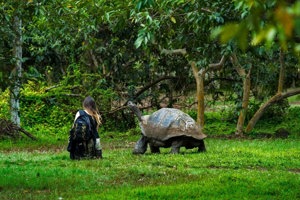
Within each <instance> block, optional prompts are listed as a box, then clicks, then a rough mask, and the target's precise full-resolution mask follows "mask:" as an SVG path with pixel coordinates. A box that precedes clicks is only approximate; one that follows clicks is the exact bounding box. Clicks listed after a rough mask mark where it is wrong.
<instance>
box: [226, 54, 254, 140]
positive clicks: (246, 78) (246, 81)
mask: <svg viewBox="0 0 300 200" xmlns="http://www.w3.org/2000/svg"><path fill="white" fill-rule="evenodd" d="M231 62H232V64H233V65H234V67H235V69H236V71H237V72H238V74H239V75H240V76H241V77H242V79H243V101H242V109H241V111H240V114H239V118H238V122H237V125H236V131H235V134H236V135H242V134H243V130H244V124H245V118H246V114H247V110H248V105H249V98H250V87H251V80H250V74H251V68H250V69H249V71H248V73H247V74H246V71H245V69H243V68H242V67H241V65H240V64H239V62H238V60H237V57H236V55H235V54H234V55H233V56H232V57H231Z"/></svg>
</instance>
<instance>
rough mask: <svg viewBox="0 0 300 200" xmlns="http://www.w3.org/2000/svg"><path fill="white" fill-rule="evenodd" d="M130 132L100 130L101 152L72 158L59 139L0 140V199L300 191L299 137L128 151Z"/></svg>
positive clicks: (258, 195)
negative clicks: (202, 150)
mask: <svg viewBox="0 0 300 200" xmlns="http://www.w3.org/2000/svg"><path fill="white" fill-rule="evenodd" d="M136 139H137V138H136V136H130V137H127V136H126V137H124V136H123V137H121V136H120V137H119V136H117V137H115V138H113V139H111V137H109V136H105V137H103V138H102V143H103V146H104V148H103V151H104V159H102V160H82V161H71V160H70V159H69V155H68V152H66V151H65V145H66V144H65V142H64V141H62V140H61V141H59V142H57V143H56V144H53V145H46V144H45V143H44V142H32V141H25V142H24V141H20V142H16V143H12V142H8V141H2V142H1V143H0V145H1V148H0V199H172V200H173V199H280V200H281V199H300V189H299V188H300V141H299V140H298V139H261V140H258V139H257V140H239V139H231V140H230V139H216V138H208V139H206V146H207V152H206V153H200V154H199V153H196V149H193V150H185V149H184V148H183V149H181V153H180V154H179V155H172V154H169V153H168V152H169V150H170V149H162V153H161V154H150V153H149V150H148V151H147V153H146V154H145V155H141V156H136V155H132V154H131V151H132V148H133V145H134V142H135V141H136Z"/></svg>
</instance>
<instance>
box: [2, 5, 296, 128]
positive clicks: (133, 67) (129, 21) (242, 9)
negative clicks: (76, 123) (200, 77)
mask: <svg viewBox="0 0 300 200" xmlns="http://www.w3.org/2000/svg"><path fill="white" fill-rule="evenodd" d="M251 2H252V3H251ZM0 5H1V9H0V19H1V20H0V23H1V27H0V36H1V37H0V49H1V50H0V67H1V68H0V82H1V96H2V97H4V98H3V101H4V100H5V101H8V102H9V96H8V94H7V89H8V88H10V87H11V86H12V85H13V84H14V79H12V77H11V74H12V72H13V71H14V62H15V60H16V58H14V57H13V54H12V50H13V48H14V42H13V41H14V39H15V36H16V34H17V33H16V32H15V30H14V23H13V19H14V17H16V16H18V17H19V18H20V19H21V20H22V38H23V44H22V48H23V58H22V67H23V74H22V84H23V86H22V88H23V90H22V91H21V95H20V100H21V103H20V106H21V108H20V115H21V122H22V123H23V125H26V126H27V125H28V126H30V125H32V124H34V123H50V124H51V126H55V127H59V126H60V125H61V124H65V123H66V122H68V121H70V120H71V119H72V115H73V114H74V112H76V110H77V109H79V108H80V107H81V101H82V99H83V98H84V97H85V96H86V95H91V96H93V97H94V98H95V99H96V101H97V103H98V104H99V105H100V112H101V114H102V115H103V119H104V124H103V126H104V127H105V128H106V129H111V128H117V129H123V130H124V129H127V128H128V127H132V126H134V121H133V118H132V116H131V115H129V114H128V111H127V110H126V109H124V105H125V103H126V102H127V100H130V99H131V100H135V101H137V102H139V103H140V104H141V106H142V107H144V108H152V109H158V108H160V107H162V106H169V107H175V106H180V108H182V109H188V108H190V109H194V107H193V105H194V104H195V102H196V100H195V98H194V93H195V89H196V85H195V80H194V77H193V73H192V70H191V67H190V62H191V61H195V62H196V64H197V67H198V69H199V70H204V69H206V68H207V67H208V65H209V64H210V63H215V62H218V61H219V60H220V58H221V57H222V55H230V54H231V53H233V52H234V53H236V54H237V56H238V58H239V60H240V64H241V66H242V68H243V69H246V70H249V69H250V68H251V70H252V71H251V82H252V84H251V98H252V103H253V106H252V107H251V109H253V108H258V107H259V105H260V104H261V103H262V102H263V101H265V100H266V99H267V98H268V97H270V96H272V95H273V94H274V93H275V92H276V88H277V84H278V80H277V79H278V76H279V68H280V62H279V59H278V57H279V49H280V45H281V43H277V42H276V39H274V37H272V38H271V39H270V38H269V37H267V38H266V35H268V32H264V29H254V28H253V29H251V30H248V29H245V32H241V34H235V35H230V34H229V35H228V33H230V31H231V30H228V29H229V28H228V27H231V26H227V24H231V23H236V22H241V27H243V26H244V25H245V23H247V22H251V23H253V27H256V23H257V22H259V20H260V19H258V18H253V16H255V11H257V12H259V13H263V11H265V10H267V11H270V13H271V14H270V15H269V14H268V15H267V17H269V16H271V17H270V19H273V17H274V16H275V19H278V18H276V16H277V15H279V14H280V13H278V12H277V11H278V9H279V8H280V9H281V8H282V9H281V10H279V11H282V12H281V13H286V12H288V11H289V10H288V9H289V8H290V9H291V10H290V11H289V12H288V13H289V15H288V16H289V17H288V18H284V20H286V21H289V20H291V19H292V20H293V26H283V30H284V31H283V32H278V35H279V36H280V38H281V39H282V37H283V36H282V34H284V33H288V35H287V36H290V34H291V33H295V34H296V36H297V34H298V32H297V30H298V29H297V27H299V23H298V19H299V13H298V10H297V8H298V6H299V3H294V2H291V4H287V5H286V4H281V1H266V6H261V5H262V4H261V3H259V1H234V2H231V1H227V0H218V1H207V0H201V1H194V0H192V1H181V0H165V1H149V0H135V1H130V0H125V1H123V0H116V1H113V2H112V1H105V0H91V1H74V0H51V1H49V0H27V1H22V3H20V2H19V1H18V0H8V1H0ZM278 5H279V6H282V7H278ZM285 9H287V11H286V10H285ZM273 11H274V12H275V11H276V12H275V14H274V13H273ZM243 20H246V21H243ZM251 20H252V21H251ZM266 20H269V18H266ZM279 21H280V20H279ZM262 22H264V23H266V22H265V21H264V20H262ZM276 22H277V21H276V20H273V21H272V23H271V25H272V26H268V27H271V28H273V29H274V27H275V28H276V27H277V26H275V25H276ZM284 22H285V21H282V20H281V21H280V24H281V25H284ZM274 24H275V25H274ZM280 24H279V25H278V27H279V30H282V29H280V27H281V28H282V26H280ZM223 25H226V26H224V29H218V27H221V26H223ZM216 28H217V29H216ZM250 28H251V27H250ZM226 29H227V31H226ZM273 29H272V30H273ZM216 30H217V31H216ZM233 30H237V29H233ZM238 30H244V29H242V28H240V29H238ZM257 30H259V31H261V32H258V33H259V35H260V36H261V37H260V38H261V39H259V38H257V37H256V40H257V43H258V42H260V41H261V40H263V39H267V41H268V45H261V46H251V45H249V44H251V43H250V42H248V40H245V38H247V37H244V36H245V35H247V34H248V33H250V32H251V31H254V32H253V34H255V33H256V32H255V31H257ZM268 30H269V29H268ZM276 30H277V29H276ZM212 31H214V33H215V34H214V35H218V34H222V33H223V34H224V35H225V36H224V35H223V40H222V41H229V39H230V38H231V36H238V35H240V36H241V37H242V40H238V41H240V42H238V43H234V40H233V41H229V42H228V43H226V44H220V43H218V41H217V40H216V39H212V37H211V32H212ZM263 33H265V35H263ZM251 34H252V32H251ZM224 37H226V38H227V39H228V40H224ZM290 37H291V36H290ZM295 38H297V37H295ZM238 39H239V38H238ZM272 39H274V40H272ZM287 39H288V38H284V40H280V41H281V42H283V43H284V44H287V45H286V46H287V48H286V50H288V49H291V50H295V49H296V50H297V48H298V46H297V40H293V42H294V43H292V44H293V45H289V43H287V41H288V40H287ZM258 40H259V41H258ZM272 42H273V43H272ZM245 43H246V44H245ZM270 43H272V45H270ZM241 46H242V47H241ZM246 46H247V51H246V52H243V51H240V48H239V47H241V49H245V48H243V47H246ZM248 46H249V47H248ZM267 47H268V48H267ZM182 52H185V53H184V54H183V53H182ZM285 63H286V79H285V82H284V85H285V88H290V87H297V86H299V84H300V83H299V65H298V60H297V55H296V56H295V55H294V54H292V53H289V51H286V53H285ZM242 82H243V78H242V77H240V76H239V75H238V74H237V73H236V71H235V69H234V67H233V66H232V63H231V62H230V61H229V60H227V61H226V62H225V64H224V67H223V68H222V69H221V70H220V71H218V72H211V73H209V74H207V77H206V80H205V92H206V94H207V100H208V102H209V103H210V105H213V104H211V103H212V102H215V101H219V102H220V101H221V102H222V101H228V102H230V103H231V105H232V109H233V110H234V112H233V113H234V117H233V118H236V117H237V116H238V113H239V110H240V108H241V104H242V94H243V90H242ZM191 94H192V95H191ZM8 102H7V104H8ZM282 105H283V106H281V107H280V108H279V109H281V108H285V104H282ZM251 109H250V110H251ZM8 111H9V108H7V107H5V109H4V110H3V113H1V115H5V116H8V115H9V112H8ZM1 112H2V110H1ZM253 112H254V111H253ZM253 112H252V113H253ZM250 113H251V112H250ZM248 115H250V114H248ZM61 116H63V118H61ZM250 117H251V116H248V118H247V119H249V118H250Z"/></svg>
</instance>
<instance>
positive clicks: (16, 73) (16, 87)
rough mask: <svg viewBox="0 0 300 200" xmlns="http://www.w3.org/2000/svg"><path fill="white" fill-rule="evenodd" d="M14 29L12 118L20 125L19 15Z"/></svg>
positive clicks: (15, 19) (20, 46) (20, 23)
mask: <svg viewBox="0 0 300 200" xmlns="http://www.w3.org/2000/svg"><path fill="white" fill-rule="evenodd" d="M14 29H15V40H14V51H13V52H14V58H15V68H14V70H13V71H12V74H11V77H12V86H11V90H10V92H11V94H10V103H11V120H12V122H13V123H14V124H16V125H17V126H19V127H20V124H21V120H20V116H19V111H20V103H19V98H20V88H21V77H22V20H21V19H20V18H19V17H18V16H15V17H14Z"/></svg>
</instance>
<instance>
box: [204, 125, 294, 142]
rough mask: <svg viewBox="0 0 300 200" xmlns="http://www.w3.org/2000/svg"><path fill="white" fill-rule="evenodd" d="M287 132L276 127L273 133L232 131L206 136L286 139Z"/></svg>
mask: <svg viewBox="0 0 300 200" xmlns="http://www.w3.org/2000/svg"><path fill="white" fill-rule="evenodd" d="M289 134H290V133H289V132H288V131H287V130H286V129H283V128H281V129H278V130H277V131H275V133H257V134H255V135H254V134H251V135H247V134H240V135H236V134H234V133H232V134H228V135H208V136H207V137H208V138H219V139H228V140H231V139H248V140H249V139H270V138H272V139H287V138H288V136H289Z"/></svg>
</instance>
